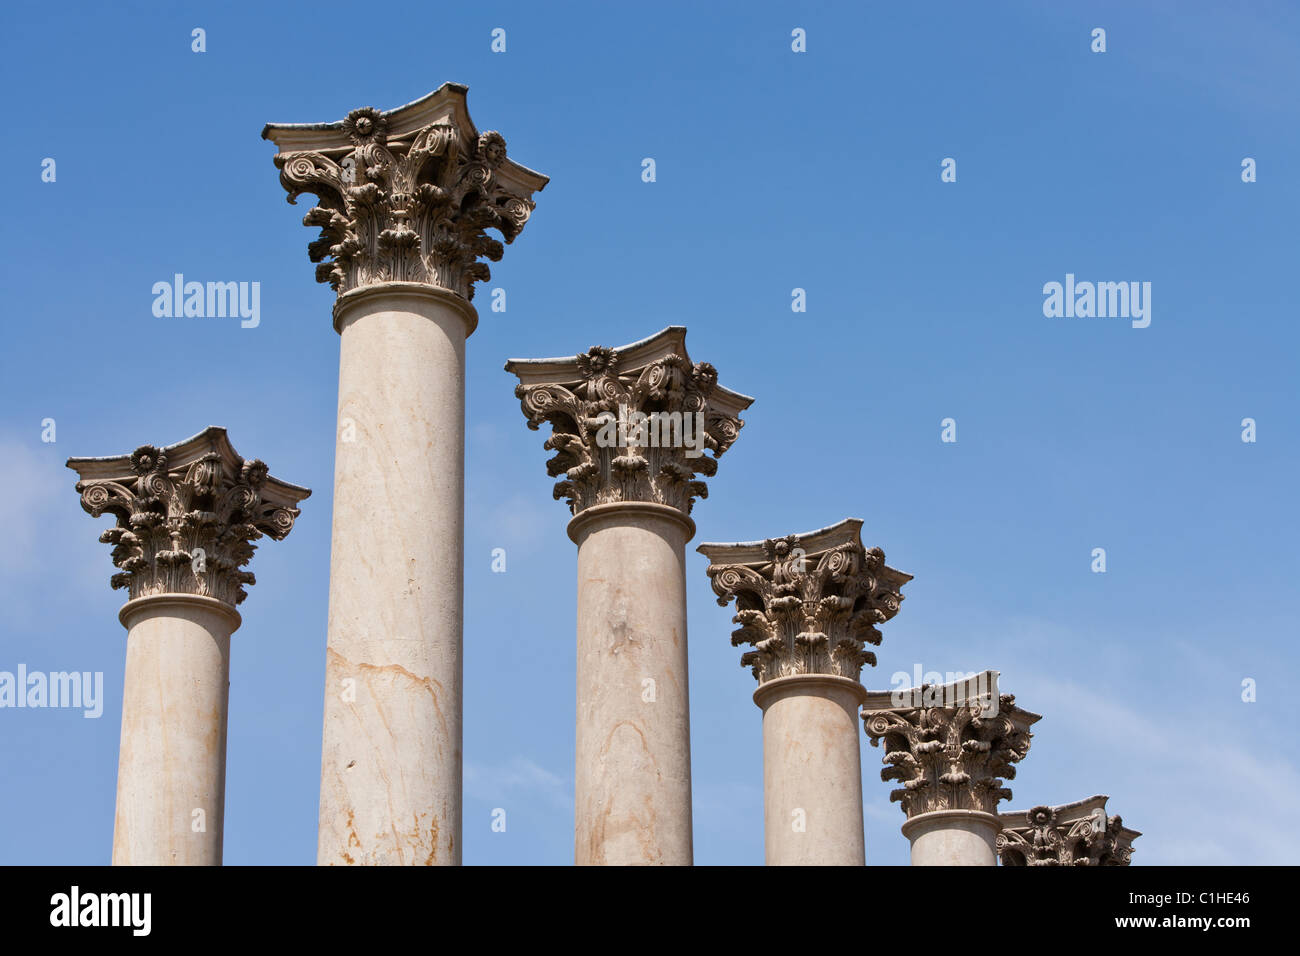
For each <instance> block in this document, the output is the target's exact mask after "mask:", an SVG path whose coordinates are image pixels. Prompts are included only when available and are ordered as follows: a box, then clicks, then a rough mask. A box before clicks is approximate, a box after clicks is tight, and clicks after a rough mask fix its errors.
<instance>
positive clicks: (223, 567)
mask: <svg viewBox="0 0 1300 956" xmlns="http://www.w3.org/2000/svg"><path fill="white" fill-rule="evenodd" d="M68 467H69V468H71V469H72V470H73V471H75V472H76V473H77V475H78V477H79V478H80V480H79V481H78V482H77V484H76V489H77V491H78V493H80V495H81V507H82V508H83V509H84V510H85V511H86V512H87V513H89V514H90V515H91V516H93V517H96V518H98V517H100V516H101V515H103V514H111V515H113V516H114V517H115V518H116V519H117V524H116V526H115V527H112V528H109V529H108V530H107V531H105V532H104V533H103V534H101V535H100V536H99V540H100V541H101V542H103V543H105V544H111V545H112V546H113V552H112V558H113V564H114V565H115V566H116V567H117V568H118V569H119V572H118V573H117V574H114V575H113V576H112V578H111V580H110V584H111V585H112V586H113V587H114V588H123V589H126V591H127V593H128V595H129V600H130V601H138V600H139V599H141V598H146V597H151V596H153V595H160V594H189V595H198V596H202V597H210V598H214V599H216V600H218V601H222V602H224V603H225V604H227V605H229V606H231V607H233V606H234V605H237V604H239V603H240V602H241V601H243V600H244V598H245V597H246V594H245V591H244V586H245V585H251V584H254V583H256V578H255V577H254V576H253V574H252V572H250V571H246V570H244V567H245V566H246V565H247V564H248V562H249V561H250V560H251V559H252V557H253V552H254V551H255V550H256V545H254V544H253V542H254V541H256V540H258V539H259V538H261V537H262V536H263V535H266V536H268V537H270V538H272V539H274V540H277V541H278V540H281V539H282V538H284V537H285V536H287V535H288V534H289V532H290V531H291V530H292V529H293V524H294V520H295V519H296V518H297V517H298V514H299V509H298V508H297V504H298V502H300V501H302V500H303V499H304V498H306V497H308V496H309V495H310V494H311V491H309V490H308V489H306V488H302V487H299V486H298V485H292V484H289V483H288V482H285V481H281V480H280V479H278V478H273V477H271V476H270V475H269V474H268V472H267V467H266V464H265V463H264V462H262V461H259V460H258V459H255V458H254V459H246V458H243V457H241V456H240V455H239V454H238V453H237V452H236V451H235V449H234V448H233V447H232V446H231V444H230V439H229V438H228V437H227V435H226V430H225V429H224V428H218V427H215V426H214V427H210V428H207V429H204V430H203V431H201V432H199V433H198V434H197V435H195V436H193V437H192V438H187V439H185V441H182V442H177V443H176V444H174V445H167V446H165V447H162V448H159V447H157V446H155V445H141V446H140V447H139V448H137V449H136V450H135V451H133V452H131V453H130V454H129V455H116V456H110V457H105V458H69V459H68Z"/></svg>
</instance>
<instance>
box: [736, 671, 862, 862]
mask: <svg viewBox="0 0 1300 956" xmlns="http://www.w3.org/2000/svg"><path fill="white" fill-rule="evenodd" d="M864 694H865V692H864V690H863V688H862V685H860V684H858V683H857V682H856V681H852V680H849V679H847V678H843V677H831V676H819V675H809V676H796V677H786V678H778V679H776V680H773V681H770V682H768V683H766V684H764V685H762V686H761V687H760V688H759V689H758V690H757V691H756V692H755V694H754V702H755V703H757V704H758V705H759V706H760V707H761V708H762V709H763V824H764V826H763V829H764V845H765V858H766V863H767V865H768V866H863V865H865V863H866V851H865V846H864V842H863V827H862V756H861V747H860V745H859V743H858V708H859V707H860V706H861V704H862V698H863V696H864Z"/></svg>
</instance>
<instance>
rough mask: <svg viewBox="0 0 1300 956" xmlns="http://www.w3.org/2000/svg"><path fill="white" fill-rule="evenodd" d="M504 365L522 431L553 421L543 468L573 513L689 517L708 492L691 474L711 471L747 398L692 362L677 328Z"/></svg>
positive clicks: (729, 442) (732, 433)
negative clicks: (599, 508) (511, 378)
mask: <svg viewBox="0 0 1300 956" xmlns="http://www.w3.org/2000/svg"><path fill="white" fill-rule="evenodd" d="M506 371H507V372H510V373H512V374H514V375H515V376H517V377H518V379H519V384H518V385H517V386H516V387H515V397H516V398H518V399H519V402H520V407H521V408H522V410H523V413H524V417H525V418H526V419H527V421H528V427H529V428H531V429H533V430H537V429H540V428H541V427H542V426H543V425H548V424H549V425H550V426H551V435H550V437H549V438H547V439H546V442H545V443H544V445H543V447H544V448H546V449H547V450H548V451H553V452H555V457H554V458H552V459H550V460H549V461H548V462H547V463H546V471H547V474H549V475H550V476H551V477H552V478H560V479H561V480H560V481H558V482H557V483H556V484H555V487H554V491H553V497H554V498H555V499H556V500H559V499H561V498H563V499H564V500H565V501H566V502H567V503H568V506H569V512H570V514H572V515H575V516H576V515H578V514H580V513H581V512H583V511H585V510H586V509H588V508H591V507H594V506H596V505H606V504H614V503H621V502H645V503H650V504H660V505H667V506H669V507H671V508H675V509H677V510H678V511H679V512H681V514H683V515H689V514H690V513H691V509H692V507H693V506H694V504H695V499H696V498H705V497H708V486H707V485H706V484H705V483H704V481H702V480H700V479H699V478H698V477H697V476H699V475H703V476H704V477H706V478H711V477H712V476H713V475H714V474H716V473H717V470H718V462H717V459H718V458H720V457H721V456H722V454H723V453H724V452H726V450H727V449H728V448H730V447H731V445H732V444H733V443H734V442H735V440H736V438H737V436H738V435H739V434H740V429H741V428H742V427H743V426H744V422H743V421H741V419H740V413H741V412H742V411H744V410H745V409H746V408H748V407H749V406H750V405H751V404H753V401H754V400H753V399H752V398H750V397H749V396H748V395H741V394H740V393H739V392H733V391H731V390H730V389H728V388H724V387H723V386H721V385H719V384H718V373H717V370H716V369H715V368H714V367H713V366H712V365H710V364H708V363H707V362H692V361H691V358H690V355H689V353H688V352H687V351H686V329H685V328H683V327H682V326H670V327H668V328H666V329H664V330H663V331H661V332H658V333H656V334H655V335H652V336H650V337H649V338H646V339H642V340H641V341H640V342H634V343H632V344H631V345H624V346H621V347H619V348H605V347H603V346H596V347H594V348H591V349H589V350H588V351H587V352H586V353H584V354H581V355H573V356H566V357H563V358H547V359H511V360H510V361H508V362H506ZM688 439H689V443H688V442H687V440H688ZM709 453H712V455H711V456H710V454H709Z"/></svg>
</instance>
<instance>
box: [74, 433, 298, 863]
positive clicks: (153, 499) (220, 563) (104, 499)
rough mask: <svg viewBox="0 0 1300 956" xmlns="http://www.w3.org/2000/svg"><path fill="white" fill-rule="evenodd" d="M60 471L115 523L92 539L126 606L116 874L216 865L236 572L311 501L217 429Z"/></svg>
mask: <svg viewBox="0 0 1300 956" xmlns="http://www.w3.org/2000/svg"><path fill="white" fill-rule="evenodd" d="M68 467H69V468H71V469H73V470H74V471H76V472H77V475H78V476H79V477H80V480H79V481H78V482H77V491H78V492H79V493H80V494H81V506H82V508H84V509H85V510H86V511H88V512H89V513H90V514H91V515H93V516H94V517H96V518H98V517H100V516H101V515H104V514H110V515H112V516H113V517H114V518H116V519H117V524H116V525H115V526H114V527H112V528H109V529H108V530H107V531H105V532H104V533H103V534H102V535H100V537H99V540H100V541H102V542H104V543H105V544H111V545H113V564H114V565H116V566H117V567H118V568H119V569H120V571H119V573H117V574H115V575H113V578H112V581H111V583H112V586H113V587H114V588H121V589H124V590H126V592H127V596H128V600H127V602H126V604H125V605H123V607H122V610H121V611H120V612H119V614H118V618H119V619H120V620H121V622H122V624H123V626H124V627H126V629H127V638H126V678H125V683H124V685H123V690H122V743H121V750H120V752H119V756H118V769H117V815H116V818H115V821H114V825H113V865H114V866H167V865H182V866H220V865H221V841H222V833H223V829H222V827H223V822H224V816H225V793H226V705H227V699H228V693H229V687H230V679H229V675H230V635H231V634H232V633H233V632H234V631H235V629H236V628H238V627H239V624H240V617H239V612H238V611H236V610H235V606H236V605H237V604H239V603H240V602H241V601H243V600H244V598H245V596H246V595H245V592H244V585H249V584H253V583H254V578H253V575H252V573H251V572H249V571H245V570H243V569H244V566H245V565H247V564H248V562H249V560H250V559H251V558H252V556H253V551H254V550H255V548H256V546H255V545H254V544H253V543H252V542H254V541H256V540H257V539H259V538H261V537H262V536H263V535H266V536H268V537H270V538H273V539H275V540H277V541H278V540H280V539H281V538H283V537H285V535H287V534H288V533H289V531H290V530H291V529H292V528H293V522H294V519H295V518H297V516H298V509H297V507H295V506H296V505H297V503H298V502H299V501H301V500H302V499H304V498H306V497H307V496H308V495H310V494H311V492H310V491H308V490H307V489H306V488H300V487H298V486H297V485H291V484H289V483H287V482H283V481H280V480H279V479H277V478H272V477H270V476H269V475H268V474H267V471H266V465H265V464H263V463H262V462H260V461H257V460H256V459H253V460H245V459H243V458H241V457H239V455H238V454H236V452H235V450H234V448H232V447H231V445H230V440H229V439H228V438H227V437H226V431H225V429H224V428H208V429H207V430H205V431H203V432H200V433H199V434H197V435H195V436H194V437H193V438H189V439H187V440H185V441H183V442H179V443H177V444H175V445H168V446H167V447H165V448H157V447H155V446H153V445H142V446H140V447H139V448H137V449H136V450H135V451H134V452H132V453H131V454H130V455H118V456H116V457H111V458H69V459H68Z"/></svg>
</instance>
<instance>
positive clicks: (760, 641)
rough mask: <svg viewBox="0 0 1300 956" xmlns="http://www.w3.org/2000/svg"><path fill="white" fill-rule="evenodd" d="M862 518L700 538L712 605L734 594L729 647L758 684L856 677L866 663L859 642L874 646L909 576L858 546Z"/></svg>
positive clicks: (869, 656) (868, 657)
mask: <svg viewBox="0 0 1300 956" xmlns="http://www.w3.org/2000/svg"><path fill="white" fill-rule="evenodd" d="M861 529H862V522H861V521H859V520H857V519H855V518H849V519H846V520H844V521H841V522H840V523H839V524H836V525H832V526H831V527H829V528H823V529H821V530H820V531H813V532H810V533H808V534H792V535H787V536H786V537H784V538H769V539H767V540H766V541H755V542H747V543H741V544H702V545H700V547H699V549H698V550H699V551H700V552H701V553H702V554H704V555H705V556H706V557H708V559H709V562H710V564H709V570H708V575H709V578H710V579H711V580H712V581H713V591H714V593H715V594H717V595H718V603H719V604H721V605H722V606H724V607H725V606H726V605H727V604H728V603H730V601H731V600H732V599H733V598H734V599H735V601H736V616H735V617H734V618H732V620H733V622H734V623H736V624H739V625H740V629H739V630H737V631H734V632H732V635H731V643H732V645H734V646H739V645H741V644H750V645H752V646H753V648H754V649H753V650H751V651H747V652H746V653H745V654H743V655H742V656H741V658H740V663H741V665H742V666H745V667H749V668H751V670H752V671H753V674H754V676H755V677H756V678H757V679H758V682H759V684H760V685H761V684H763V683H766V682H767V681H770V680H775V679H776V678H778V677H789V676H792V675H795V674H829V675H833V676H836V677H847V678H849V679H850V680H858V679H859V677H860V675H861V673H862V666H863V665H864V664H869V665H871V666H873V667H874V666H875V663H876V655H875V654H874V653H872V652H871V651H868V650H866V649H865V645H867V644H872V645H879V644H880V640H881V635H880V631H878V630H877V629H876V625H877V624H882V623H884V622H885V621H888V620H889V619H890V618H892V617H893V616H894V615H895V614H897V613H898V608H899V603H900V602H901V601H902V600H903V595H902V593H901V590H900V589H901V588H902V586H903V585H904V584H906V583H907V582H908V581H910V580H912V576H911V575H910V574H904V573H903V572H901V571H897V570H895V569H894V568H891V567H888V566H886V564H885V553H884V552H883V551H881V550H880V549H879V548H864V547H863V546H862V542H861V539H860V537H859V535H860V532H861Z"/></svg>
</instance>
